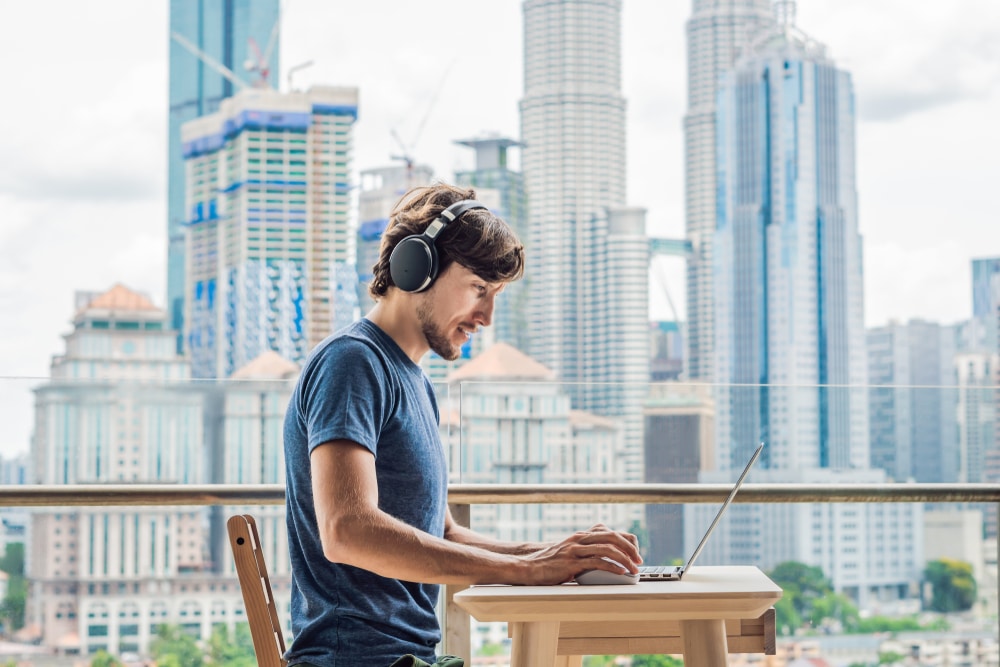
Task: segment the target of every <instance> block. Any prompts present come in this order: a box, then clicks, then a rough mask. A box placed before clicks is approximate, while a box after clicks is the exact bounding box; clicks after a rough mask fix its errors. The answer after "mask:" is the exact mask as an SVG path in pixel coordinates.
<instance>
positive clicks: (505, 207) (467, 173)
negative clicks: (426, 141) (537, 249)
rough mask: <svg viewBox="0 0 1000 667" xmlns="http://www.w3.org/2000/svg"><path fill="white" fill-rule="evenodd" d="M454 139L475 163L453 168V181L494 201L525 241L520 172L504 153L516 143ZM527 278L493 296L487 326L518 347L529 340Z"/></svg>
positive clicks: (498, 139)
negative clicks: (472, 154) (470, 151)
mask: <svg viewBox="0 0 1000 667" xmlns="http://www.w3.org/2000/svg"><path fill="white" fill-rule="evenodd" d="M455 143H457V144H460V145H462V146H468V147H469V148H472V149H473V150H475V152H476V162H475V167H474V168H473V169H468V170H463V171H457V172H455V184H456V185H459V186H463V187H469V188H473V189H475V190H476V196H477V197H480V198H482V197H486V198H487V199H491V200H494V201H496V202H497V204H496V206H495V207H494V206H491V209H492V210H493V213H495V214H496V215H498V216H500V217H501V218H503V219H504V220H506V221H507V223H508V224H510V226H511V227H512V228H513V229H514V232H515V233H516V234H517V235H518V237H519V238H520V239H521V242H522V243H527V240H528V213H527V208H526V205H525V198H524V178H523V177H522V175H521V173H520V172H518V171H514V170H513V169H511V168H510V166H509V165H508V156H507V151H508V150H509V149H510V148H512V147H515V146H519V145H520V144H518V143H517V142H516V141H514V140H513V139H510V138H507V137H501V136H499V135H493V136H484V137H479V138H476V139H463V140H460V141H456V142H455ZM487 193H489V195H487ZM480 201H482V199H480ZM483 203H487V202H485V201H484V202H483ZM530 281H531V276H530V275H526V276H525V277H524V278H522V279H521V280H519V281H517V282H514V283H512V284H510V285H508V286H507V288H506V289H505V290H504V292H503V294H501V295H500V298H498V299H497V303H496V308H495V310H494V313H493V325H492V327H491V328H492V329H493V332H494V338H495V339H496V340H497V341H501V342H505V343H510V344H511V345H513V346H514V347H515V348H517V349H519V350H526V349H528V345H529V343H530V341H529V327H528V319H527V298H528V289H529V285H530Z"/></svg>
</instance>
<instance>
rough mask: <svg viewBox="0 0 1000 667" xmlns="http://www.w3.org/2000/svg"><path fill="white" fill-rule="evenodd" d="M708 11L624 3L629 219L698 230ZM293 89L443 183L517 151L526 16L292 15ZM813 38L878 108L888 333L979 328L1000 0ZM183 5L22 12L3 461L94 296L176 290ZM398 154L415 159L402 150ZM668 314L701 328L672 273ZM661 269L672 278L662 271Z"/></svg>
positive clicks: (126, 3) (843, 15) (870, 262)
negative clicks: (489, 145)
mask: <svg viewBox="0 0 1000 667" xmlns="http://www.w3.org/2000/svg"><path fill="white" fill-rule="evenodd" d="M690 12H691V2H690V0H659V1H656V0H623V12H622V45H623V60H622V66H623V85H622V93H623V95H624V97H625V98H626V100H627V104H628V112H627V118H628V126H627V137H628V145H627V155H628V160H627V168H628V176H627V178H628V197H627V199H628V204H629V205H633V206H642V207H645V208H646V209H647V211H648V213H647V230H648V232H649V233H650V235H654V236H666V237H677V238H680V237H683V235H684V193H683V134H682V122H683V116H684V112H685V104H686V85H687V80H686V68H687V63H686V36H685V22H686V21H687V19H688V17H689V15H690ZM282 14H283V19H282V27H281V39H282V42H281V61H282V67H281V69H282V72H281V75H280V77H276V78H277V81H276V82H275V83H276V85H279V86H280V87H281V88H282V89H283V90H287V89H289V86H290V84H289V80H288V76H287V74H288V70H289V68H291V67H293V66H295V65H298V64H302V63H306V62H308V61H312V63H313V64H312V65H310V66H308V67H306V68H304V69H301V70H298V71H297V72H296V73H295V74H294V77H293V78H292V81H291V85H293V86H294V87H295V88H299V89H303V88H307V87H308V86H310V85H313V84H332V85H348V86H357V87H358V88H359V90H360V103H359V119H358V123H357V125H356V150H355V155H356V159H355V166H356V168H358V169H365V168H369V167H376V166H384V165H386V164H390V163H392V161H391V156H392V155H394V154H398V153H399V152H400V151H401V150H402V149H404V148H405V150H406V151H407V152H408V153H410V154H411V155H412V156H413V157H414V158H415V159H416V160H417V161H419V162H424V163H427V164H429V165H431V166H432V167H433V168H434V169H435V172H436V175H437V176H438V177H439V178H442V179H444V180H448V179H450V177H451V176H452V174H453V173H454V171H455V169H456V168H467V167H470V166H471V165H472V154H471V151H470V150H469V149H467V148H464V147H460V146H456V145H454V144H453V143H452V142H453V141H454V140H455V139H462V138H467V137H471V136H477V135H480V134H483V133H486V132H499V133H501V134H505V135H508V136H511V137H515V138H516V137H517V135H518V127H519V121H518V113H517V104H518V101H519V99H520V97H521V95H522V87H521V75H522V51H521V49H522V43H521V34H520V33H521V3H520V2H518V1H517V0H492V1H490V2H485V1H477V0H429V1H428V2H422V3H414V2H399V1H398V0H366V1H365V2H352V3H345V2H338V1H332V0H283V2H282ZM797 23H798V26H799V27H800V28H801V29H802V30H804V31H805V32H806V33H808V34H809V35H811V36H812V37H813V38H815V39H817V40H818V41H820V42H822V43H824V44H826V46H827V47H828V54H829V55H830V56H831V57H832V59H833V60H834V61H835V62H836V64H837V65H838V66H839V67H841V68H844V69H846V70H848V71H849V72H850V73H851V75H852V77H853V81H854V86H855V94H856V98H857V108H858V119H857V128H856V130H857V156H858V162H857V188H858V197H859V224H860V229H861V233H862V235H863V237H864V272H865V281H864V282H865V322H866V325H868V326H878V325H882V324H885V323H887V322H888V321H890V320H892V319H895V320H899V321H906V320H908V319H910V318H924V319H931V320H934V321H938V322H942V323H946V324H947V323H953V322H957V321H960V320H962V319H964V318H967V317H969V315H970V314H971V307H972V306H971V266H970V262H971V259H972V258H976V257H988V256H1000V215H998V213H997V207H996V203H995V201H996V197H995V195H994V194H992V193H994V192H996V191H995V190H994V189H993V188H995V187H997V182H998V180H1000V122H998V120H997V119H1000V2H995V1H993V0H933V1H932V0H800V2H799V3H798V20H797ZM168 32H169V21H168V2H167V0H143V1H142V2H136V1H135V0H89V1H88V2H78V1H76V0H33V1H32V2H14V1H13V0H0V63H3V66H4V67H3V69H4V76H3V84H4V88H5V91H4V94H3V96H2V103H0V126H2V127H3V131H2V132H0V313H2V319H0V404H2V405H3V406H4V407H3V408H2V409H0V414H3V415H5V417H4V419H5V422H6V423H7V426H6V427H5V428H4V429H3V430H2V431H0V454H11V453H14V452H17V451H26V450H27V447H28V437H29V433H30V419H31V418H30V412H31V405H32V398H31V393H30V388H31V387H32V386H36V385H37V384H39V381H40V380H41V379H43V378H45V377H46V376H47V374H48V369H49V364H50V361H51V357H52V355H56V354H61V353H62V352H63V351H64V349H65V346H64V342H63V340H62V336H63V335H64V334H66V333H68V332H69V331H70V319H71V317H72V315H73V294H74V292H75V291H77V290H106V289H109V288H110V287H112V286H113V285H114V284H115V283H117V282H121V283H124V284H125V285H127V286H129V287H131V288H133V289H135V290H138V291H142V292H146V293H147V294H149V296H150V297H151V298H152V299H153V301H154V302H155V303H156V304H158V305H161V306H162V305H163V304H164V303H165V291H166V155H167V146H166V136H167V77H168V71H167V51H168ZM394 134H395V135H396V136H398V137H399V141H400V142H402V144H403V146H400V144H399V142H397V140H396V139H394V137H393V135H394ZM656 261H657V263H658V265H659V269H658V270H657V271H654V272H653V276H654V278H652V279H651V300H650V312H651V316H652V317H654V318H669V317H671V310H670V308H669V306H668V300H667V299H666V298H665V296H664V284H665V286H666V287H665V289H666V291H667V292H668V293H669V294H670V296H671V301H672V302H673V304H674V306H675V308H676V310H677V311H678V312H679V313H680V314H681V317H682V318H683V313H684V291H685V290H684V266H683V261H682V260H679V259H674V258H669V259H661V260H656ZM660 276H662V278H663V279H662V280H660V279H659V277H660Z"/></svg>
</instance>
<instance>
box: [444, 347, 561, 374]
mask: <svg viewBox="0 0 1000 667" xmlns="http://www.w3.org/2000/svg"><path fill="white" fill-rule="evenodd" d="M555 379H556V374H555V372H554V371H552V370H551V369H550V368H548V367H547V366H544V365H542V364H540V363H539V362H537V361H535V360H534V359H532V358H531V357H529V356H528V355H526V354H525V353H524V352H521V351H520V350H518V349H517V348H516V347H514V346H513V345H508V344H507V343H497V344H495V345H493V346H492V347H490V348H489V349H488V350H486V351H484V352H482V353H481V354H479V355H478V356H476V357H473V358H472V359H471V360H470V361H469V362H468V363H466V364H465V365H463V366H462V367H461V368H459V369H458V370H456V371H455V372H454V373H452V374H451V375H449V376H448V382H450V383H451V382H462V381H465V380H508V381H510V380H536V381H537V380H550V381H551V380H555Z"/></svg>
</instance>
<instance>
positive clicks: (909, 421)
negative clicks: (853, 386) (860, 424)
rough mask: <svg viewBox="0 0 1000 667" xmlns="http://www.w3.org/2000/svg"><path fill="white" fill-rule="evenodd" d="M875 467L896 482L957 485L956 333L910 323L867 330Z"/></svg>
mask: <svg viewBox="0 0 1000 667" xmlns="http://www.w3.org/2000/svg"><path fill="white" fill-rule="evenodd" d="M867 338H868V340H867V348H868V381H869V384H870V385H871V388H870V389H869V390H868V403H869V431H870V434H871V441H870V442H871V466H872V467H873V468H881V469H883V470H885V471H886V473H888V474H889V476H890V477H892V478H893V479H895V480H896V481H900V482H902V481H906V480H908V479H913V480H914V481H917V482H956V481H958V462H959V449H958V443H957V441H956V424H955V413H956V408H957V402H958V397H957V394H956V391H955V389H954V387H953V385H954V375H955V371H954V367H953V357H954V354H955V344H954V341H955V332H954V329H953V328H952V327H946V326H942V325H940V324H938V323H936V322H925V321H922V320H910V322H909V323H907V324H905V325H903V324H898V323H890V324H887V325H885V326H882V327H875V328H873V329H869V330H868V332H867Z"/></svg>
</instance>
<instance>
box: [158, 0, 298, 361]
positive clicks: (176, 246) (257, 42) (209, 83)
mask: <svg viewBox="0 0 1000 667" xmlns="http://www.w3.org/2000/svg"><path fill="white" fill-rule="evenodd" d="M278 4H279V0H228V1H227V2H204V1H203V0H170V32H171V34H175V35H177V38H172V39H171V40H170V84H169V85H170V92H169V98H170V99H169V103H170V112H169V119H168V131H167V244H168V245H167V311H168V312H169V314H170V328H171V329H173V330H174V331H176V332H181V331H183V330H184V327H183V323H184V224H185V223H186V222H187V221H188V210H187V208H186V206H185V204H184V188H185V184H186V180H185V176H184V156H183V154H182V146H181V126H182V125H183V124H184V123H186V122H187V121H189V120H193V119H195V118H199V117H201V116H204V115H207V114H210V113H214V112H215V111H217V110H218V109H219V105H220V104H221V103H222V100H224V99H226V98H227V97H231V96H232V95H233V94H234V93H235V92H237V90H238V89H239V84H237V83H234V82H233V80H232V79H231V78H228V77H227V76H226V75H225V74H223V72H224V71H225V70H224V69H222V68H225V69H228V70H229V72H231V73H232V74H234V75H236V78H238V79H240V80H243V79H244V78H247V81H246V82H247V83H248V84H249V85H265V84H266V83H272V84H273V82H275V80H276V78H277V76H278V74H279V72H278V67H279V58H278V52H279V50H280V49H279V37H278ZM245 63H250V64H251V65H252V70H253V71H252V72H249V73H248V72H246V71H245V69H246V68H245V66H244V64H245ZM219 66H221V67H219ZM247 74H249V75H250V76H249V77H246V75H247ZM182 346H183V340H181V337H180V336H178V351H180V349H181V347H182Z"/></svg>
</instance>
